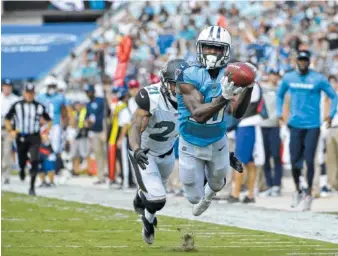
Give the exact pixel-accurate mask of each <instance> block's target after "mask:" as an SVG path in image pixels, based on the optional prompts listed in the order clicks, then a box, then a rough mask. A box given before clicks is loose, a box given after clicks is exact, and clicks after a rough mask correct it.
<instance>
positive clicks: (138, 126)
mask: <svg viewBox="0 0 338 256" xmlns="http://www.w3.org/2000/svg"><path fill="white" fill-rule="evenodd" d="M149 116H150V113H149V112H148V111H146V110H144V109H141V108H137V109H136V111H135V113H134V115H133V118H132V122H131V128H130V134H129V145H130V149H131V150H133V151H135V150H137V149H139V148H140V147H141V134H142V132H143V131H144V130H145V129H146V128H147V126H148V123H149Z"/></svg>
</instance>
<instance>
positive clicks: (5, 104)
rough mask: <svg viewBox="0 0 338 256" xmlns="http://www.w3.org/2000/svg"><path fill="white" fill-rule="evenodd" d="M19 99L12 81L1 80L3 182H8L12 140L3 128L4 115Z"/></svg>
mask: <svg viewBox="0 0 338 256" xmlns="http://www.w3.org/2000/svg"><path fill="white" fill-rule="evenodd" d="M18 99H19V97H18V96H16V95H15V94H14V93H13V83H12V82H11V81H10V80H8V79H5V80H3V81H2V82H1V152H2V154H1V172H2V177H3V178H4V183H5V184H9V176H10V170H11V167H12V157H11V152H12V140H11V136H9V134H8V132H7V130H6V128H5V122H4V119H5V116H6V114H7V113H8V111H9V109H10V107H11V106H12V105H13V104H14V103H15V102H16V101H17V100H18Z"/></svg>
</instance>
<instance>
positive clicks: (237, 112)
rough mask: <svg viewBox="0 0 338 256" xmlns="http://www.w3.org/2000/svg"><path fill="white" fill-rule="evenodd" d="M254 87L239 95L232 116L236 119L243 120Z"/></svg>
mask: <svg viewBox="0 0 338 256" xmlns="http://www.w3.org/2000/svg"><path fill="white" fill-rule="evenodd" d="M252 91H253V87H251V88H246V90H245V91H244V92H243V93H241V94H239V95H238V99H237V101H236V103H235V105H234V107H233V109H232V115H233V117H235V118H237V119H238V118H242V117H243V116H244V114H245V112H246V110H247V108H248V106H249V104H250V99H251V94H252Z"/></svg>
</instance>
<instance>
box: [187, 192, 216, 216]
mask: <svg viewBox="0 0 338 256" xmlns="http://www.w3.org/2000/svg"><path fill="white" fill-rule="evenodd" d="M211 201H212V200H207V199H205V197H203V198H202V199H201V201H199V202H198V204H195V205H194V206H193V208H192V214H193V215H195V216H200V215H201V214H202V213H203V212H205V211H206V210H207V209H208V208H209V206H210V204H211Z"/></svg>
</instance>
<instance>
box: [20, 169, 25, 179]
mask: <svg viewBox="0 0 338 256" xmlns="http://www.w3.org/2000/svg"><path fill="white" fill-rule="evenodd" d="M19 177H20V180H21V181H24V180H25V178H26V173H25V170H20V172H19Z"/></svg>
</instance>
